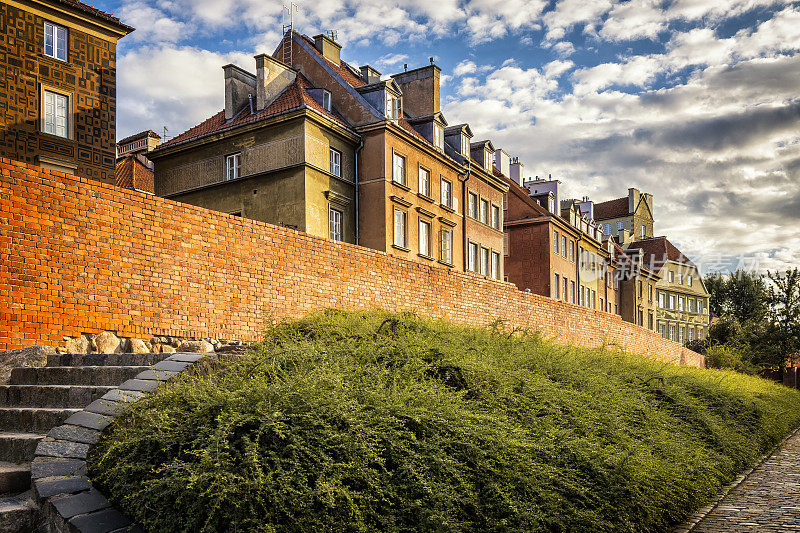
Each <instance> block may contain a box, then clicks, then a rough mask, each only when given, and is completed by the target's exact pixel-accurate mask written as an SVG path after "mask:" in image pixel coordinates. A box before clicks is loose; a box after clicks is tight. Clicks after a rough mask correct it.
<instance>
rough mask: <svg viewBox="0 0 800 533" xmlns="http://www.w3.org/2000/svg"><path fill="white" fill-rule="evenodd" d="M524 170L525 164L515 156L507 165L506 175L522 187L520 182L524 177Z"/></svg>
mask: <svg viewBox="0 0 800 533" xmlns="http://www.w3.org/2000/svg"><path fill="white" fill-rule="evenodd" d="M524 170H525V165H524V164H522V163H520V162H519V158H517V157H515V158H514V159H513V160H512V161H511V164H510V165H509V166H508V172H509V175H508V177H509V178H511V179H512V180H514V181H515V182H517V185H519V186H520V187H522V182H523V181H524V178H523V177H522V176H523V172H524Z"/></svg>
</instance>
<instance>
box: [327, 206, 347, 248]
mask: <svg viewBox="0 0 800 533" xmlns="http://www.w3.org/2000/svg"><path fill="white" fill-rule="evenodd" d="M328 217H329V218H328V236H329V237H330V239H331V240H332V241H342V240H344V239H343V233H342V220H343V219H344V213H343V212H342V211H340V210H339V209H336V208H334V207H331V208H329V210H328Z"/></svg>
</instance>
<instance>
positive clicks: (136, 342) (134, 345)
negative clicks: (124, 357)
mask: <svg viewBox="0 0 800 533" xmlns="http://www.w3.org/2000/svg"><path fill="white" fill-rule="evenodd" d="M128 344H129V345H130V351H131V353H150V347H149V346H148V345H147V344H146V343H145V342H144V341H143V340H142V339H131V340H130V342H129V343H128Z"/></svg>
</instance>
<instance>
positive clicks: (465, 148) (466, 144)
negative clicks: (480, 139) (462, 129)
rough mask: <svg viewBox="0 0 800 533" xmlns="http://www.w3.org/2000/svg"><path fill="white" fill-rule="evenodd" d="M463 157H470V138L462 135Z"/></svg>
mask: <svg viewBox="0 0 800 533" xmlns="http://www.w3.org/2000/svg"><path fill="white" fill-rule="evenodd" d="M461 155H463V156H464V157H469V138H468V137H467V136H466V135H464V134H463V133H462V134H461Z"/></svg>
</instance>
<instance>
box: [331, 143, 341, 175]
mask: <svg viewBox="0 0 800 533" xmlns="http://www.w3.org/2000/svg"><path fill="white" fill-rule="evenodd" d="M329 154H330V171H331V174H333V175H334V176H336V177H339V178H341V177H342V152H340V151H339V150H337V149H336V148H330V152H329Z"/></svg>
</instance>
